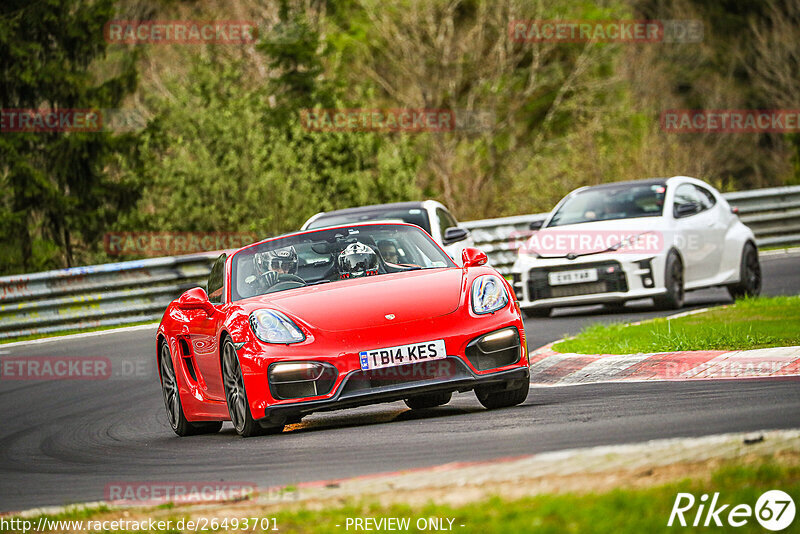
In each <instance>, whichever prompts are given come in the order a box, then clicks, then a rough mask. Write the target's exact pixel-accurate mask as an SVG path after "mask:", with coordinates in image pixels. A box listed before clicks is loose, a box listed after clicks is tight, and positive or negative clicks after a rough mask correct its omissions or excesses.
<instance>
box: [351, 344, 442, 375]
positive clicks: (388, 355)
mask: <svg viewBox="0 0 800 534" xmlns="http://www.w3.org/2000/svg"><path fill="white" fill-rule="evenodd" d="M358 356H359V359H360V360H361V369H362V370H367V369H381V368H383V367H396V366H398V365H407V364H409V363H417V362H428V361H431V360H441V359H443V358H446V357H447V352H446V351H445V348H444V339H437V340H435V341H422V342H420V343H411V344H410V345H398V346H396V347H385V348H382V349H374V350H362V351H361V352H359V353H358Z"/></svg>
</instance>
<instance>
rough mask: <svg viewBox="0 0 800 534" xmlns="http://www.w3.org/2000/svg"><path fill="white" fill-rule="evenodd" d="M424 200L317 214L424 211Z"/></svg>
mask: <svg viewBox="0 0 800 534" xmlns="http://www.w3.org/2000/svg"><path fill="white" fill-rule="evenodd" d="M425 202H427V201H425V200H413V201H408V202H392V203H389V204H371V205H369V206H358V207H356V208H343V209H340V210H334V211H323V212H321V213H319V214H318V215H319V216H322V215H348V214H350V213H369V212H371V211H381V210H384V209H386V210H390V209H414V208H418V209H424V208H425Z"/></svg>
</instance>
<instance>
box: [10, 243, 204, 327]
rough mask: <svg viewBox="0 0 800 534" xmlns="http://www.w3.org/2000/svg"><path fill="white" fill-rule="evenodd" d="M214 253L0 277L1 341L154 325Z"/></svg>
mask: <svg viewBox="0 0 800 534" xmlns="http://www.w3.org/2000/svg"><path fill="white" fill-rule="evenodd" d="M217 256H219V252H215V253H206V254H193V255H187V256H177V257H168V258H153V259H147V260H138V261H126V262H120V263H108V264H104V265H92V266H88V267H76V268H72V269H59V270H55V271H46V272H43V273H33V274H26V275H18V276H5V277H0V339H8V338H16V337H22V336H28V335H33V334H47V333H51V332H63V331H65V330H80V329H86V328H94V327H98V326H114V325H123V324H130V323H136V322H142V321H157V320H159V319H160V318H161V315H162V314H163V313H164V310H165V309H166V307H167V305H168V304H169V303H170V302H171V301H172V300H173V299H174V298H176V297H177V296H178V295H180V294H181V293H183V292H184V291H186V290H187V289H189V288H192V287H195V286H197V285H205V281H206V279H207V278H208V273H209V272H210V271H211V264H212V263H213V261H214V259H215V258H216V257H217Z"/></svg>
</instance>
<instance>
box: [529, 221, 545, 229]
mask: <svg viewBox="0 0 800 534" xmlns="http://www.w3.org/2000/svg"><path fill="white" fill-rule="evenodd" d="M543 224H544V220H541V221H531V223H530V224H529V225H528V230H534V231H536V230H540V229H541V228H542V225H543Z"/></svg>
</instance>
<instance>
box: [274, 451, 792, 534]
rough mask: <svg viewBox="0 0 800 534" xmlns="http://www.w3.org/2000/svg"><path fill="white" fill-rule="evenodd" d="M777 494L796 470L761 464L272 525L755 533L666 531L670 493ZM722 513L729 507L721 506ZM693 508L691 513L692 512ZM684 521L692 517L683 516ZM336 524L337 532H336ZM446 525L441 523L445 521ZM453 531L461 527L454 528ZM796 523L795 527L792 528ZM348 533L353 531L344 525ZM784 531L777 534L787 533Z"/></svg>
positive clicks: (361, 509)
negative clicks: (400, 523)
mask: <svg viewBox="0 0 800 534" xmlns="http://www.w3.org/2000/svg"><path fill="white" fill-rule="evenodd" d="M775 488H779V489H782V490H783V491H786V492H787V493H789V494H790V495H800V466H798V465H791V466H785V465H781V464H778V463H775V462H774V461H771V460H766V461H763V462H760V463H758V464H755V465H751V466H742V465H737V464H736V463H734V462H729V463H726V464H725V466H724V467H722V468H720V469H718V470H716V471H715V472H714V473H713V475H712V478H711V481H710V482H709V481H704V482H701V481H697V480H683V481H680V482H676V483H672V484H668V485H663V486H657V487H653V488H647V489H640V490H629V489H615V490H612V491H609V492H604V493H588V494H581V495H577V494H563V495H552V494H547V495H541V496H535V497H527V498H523V499H518V500H508V499H504V498H502V497H493V498H491V499H488V500H483V501H477V502H474V503H471V504H468V505H465V506H460V507H451V506H445V505H439V504H433V503H431V504H428V505H427V506H422V507H411V506H407V505H394V506H380V505H377V504H369V503H362V504H358V503H351V504H349V505H346V506H342V507H337V508H330V509H325V510H322V511H310V510H305V509H304V510H300V511H292V512H284V513H277V514H275V517H276V519H277V525H278V528H279V529H280V531H281V532H283V533H295V532H297V533H300V532H313V533H319V534H324V533H334V532H344V531H345V526H346V524H347V519H348V518H357V517H361V518H364V517H373V518H376V519H378V518H388V517H401V518H409V519H410V520H411V523H410V524H411V528H410V529H409V532H418V531H419V530H418V529H417V528H416V526H415V524H416V521H417V520H419V519H420V518H450V519H453V520H454V521H453V523H452V525H453V531H454V532H463V533H472V532H480V533H491V532H499V533H505V532H537V533H539V532H541V533H554V534H555V533H570V532H575V533H619V534H624V533H628V532H630V533H641V532H670V531H674V530H676V529H677V530H680V531H681V532H700V531H708V530H709V529H712V530H721V531H731V530H736V531H737V532H763V531H764V529H763V528H761V527H760V525H759V524H758V523H757V522H756V521H755V519H751V520H750V521H748V524H747V525H746V526H745V527H743V528H741V529H732V528H730V527H727V525H726V527H727V528H723V529H719V528H717V527H707V528H705V529H703V528H696V529H693V528H691V527H689V528H682V527H677V526H673V527H672V528H668V527H667V520H668V519H669V514H670V511H671V510H672V505H673V503H674V501H675V497H676V495H677V493H678V492H689V493H692V494H694V495H695V496H696V498H698V499H699V497H700V495H702V494H703V493H713V492H714V491H719V492H721V495H720V501H719V502H720V504H723V503H732V504H740V503H742V504H748V505H750V506H751V507H752V506H754V505H755V503H756V501H757V499H758V497H759V495H761V493H763V492H764V491H766V490H770V489H775ZM729 508H730V507H729ZM696 509H697V508H696V506H695V508H694V509H693V512H696ZM686 517H687V518H689V521H690V522H691V521H692V520H693V518H694V515H693V513H692V514H691V515H688V514H687V516H686ZM336 525H340V526H338V527H337V526H336ZM445 525H447V522H445ZM461 525H464V526H463V527H461ZM797 525H800V519H796V520H795V525H794V526H795V530H794V531H795V532H797V529H796V526H797ZM349 530H350V531H353V530H354V529H353V526H352V525H351V527H350V529H349ZM791 531H792V528H791V527H790V528H789V529H787V530H785V531H784V532H791Z"/></svg>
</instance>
